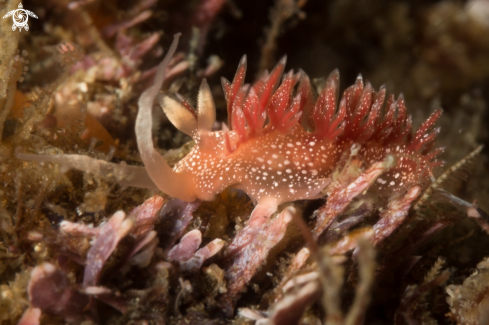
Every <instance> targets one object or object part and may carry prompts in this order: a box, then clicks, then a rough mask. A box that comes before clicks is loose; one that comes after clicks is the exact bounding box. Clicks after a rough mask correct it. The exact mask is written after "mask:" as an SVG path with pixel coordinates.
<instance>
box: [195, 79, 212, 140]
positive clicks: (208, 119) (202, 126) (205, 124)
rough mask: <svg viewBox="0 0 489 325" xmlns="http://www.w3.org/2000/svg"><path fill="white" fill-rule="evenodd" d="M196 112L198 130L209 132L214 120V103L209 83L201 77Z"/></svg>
mask: <svg viewBox="0 0 489 325" xmlns="http://www.w3.org/2000/svg"><path fill="white" fill-rule="evenodd" d="M197 113H198V118H197V122H198V128H199V131H208V132H210V131H211V129H212V126H213V125H214V122H216V105H215V104H214V99H213V98H212V93H211V90H210V88H209V84H208V83H207V80H205V79H202V83H201V84H200V89H199V96H198V99H197Z"/></svg>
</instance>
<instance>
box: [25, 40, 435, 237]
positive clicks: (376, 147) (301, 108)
mask: <svg viewBox="0 0 489 325" xmlns="http://www.w3.org/2000/svg"><path fill="white" fill-rule="evenodd" d="M178 37H179V36H178V35H176V36H175V39H174V41H173V43H172V45H171V47H170V49H169V51H168V53H167V54H166V56H165V58H164V59H163V61H162V62H161V64H160V65H159V68H158V70H157V73H156V76H155V80H154V83H153V85H152V86H151V87H150V88H149V89H147V90H146V91H145V92H144V93H143V94H142V95H141V97H140V99H139V112H138V115H137V120H136V136H137V144H138V147H139V152H140V154H141V158H142V161H143V162H144V170H142V169H138V168H137V167H134V166H125V167H126V168H129V167H131V168H132V169H131V170H129V169H127V170H128V172H132V173H133V174H135V175H136V176H135V177H134V178H133V180H132V181H131V180H127V179H126V180H125V182H126V183H125V184H126V185H135V186H142V187H149V188H155V187H157V188H158V189H159V190H161V191H162V192H164V193H166V194H168V195H170V196H173V197H176V198H179V199H181V200H184V201H189V202H190V201H193V200H195V199H200V200H212V199H213V198H214V196H215V195H216V194H218V193H220V192H222V191H223V190H224V189H226V188H228V187H234V188H237V189H241V190H243V191H244V192H246V193H247V194H248V195H249V197H250V198H251V199H252V200H253V201H254V203H255V204H256V207H255V209H254V211H253V213H252V216H251V219H250V222H249V224H250V225H254V227H257V226H258V225H259V224H262V223H263V222H265V221H266V219H267V218H268V217H269V216H270V215H271V214H273V213H274V212H275V211H276V210H277V206H278V205H280V204H282V203H285V202H290V201H294V200H309V199H316V198H320V197H322V196H328V202H327V206H326V210H327V211H326V212H325V213H324V214H323V216H322V217H320V218H318V220H317V224H316V227H315V234H318V235H315V236H316V237H318V236H319V234H320V233H321V232H322V231H324V230H325V229H326V228H327V227H328V225H329V224H330V223H331V222H332V220H333V218H334V217H335V216H336V215H337V214H338V213H340V212H341V211H342V210H343V209H344V208H345V207H346V205H348V203H349V202H351V200H352V199H353V198H354V197H355V196H356V195H358V194H360V193H362V192H364V191H365V190H367V189H368V190H369V191H373V192H374V193H376V194H378V196H379V197H382V198H384V200H383V204H384V205H385V209H383V211H384V212H383V214H385V216H386V218H384V219H382V218H383V215H382V213H381V220H380V221H379V222H378V224H377V225H376V228H375V229H376V231H377V233H376V236H375V238H377V240H381V239H382V238H385V237H386V236H387V235H388V234H389V233H390V232H391V231H392V230H393V229H394V228H395V226H396V225H398V224H399V222H401V221H402V220H403V218H404V217H405V216H406V214H407V210H408V209H409V207H410V205H411V203H412V202H413V201H414V200H415V199H416V198H417V197H418V196H419V195H420V193H421V192H422V190H423V189H424V188H426V186H428V185H429V183H430V182H431V179H432V176H431V174H432V170H433V168H434V167H435V166H437V165H439V164H440V162H439V161H437V160H436V157H437V155H438V154H439V153H440V152H441V151H442V150H441V149H433V142H434V139H435V136H436V134H437V133H438V132H439V129H438V128H434V124H435V122H436V120H437V119H438V118H439V117H440V115H441V113H442V111H441V110H436V111H435V112H434V113H433V114H432V115H431V116H430V117H429V118H428V119H427V120H426V121H425V122H424V123H423V124H422V125H421V127H420V128H419V129H418V130H417V132H415V133H414V134H412V130H411V117H410V116H409V115H408V114H407V112H406V106H405V102H404V99H403V96H402V95H400V96H399V97H398V98H397V99H395V98H394V96H392V95H391V96H389V97H388V98H387V99H386V97H387V96H386V90H385V88H384V87H381V88H380V90H379V91H375V90H374V89H373V87H372V85H371V84H370V83H368V82H367V83H366V84H364V82H363V80H362V77H361V76H359V77H358V78H357V80H356V82H355V83H354V84H353V85H352V86H350V87H348V88H347V89H346V90H345V91H344V93H343V96H341V99H339V96H338V88H339V73H338V71H337V70H335V71H333V72H332V73H331V74H330V75H329V77H328V78H327V80H326V82H325V86H324V87H323V89H322V90H321V91H320V92H319V95H316V94H315V91H314V90H313V87H312V86H311V82H310V80H309V78H308V76H307V75H306V74H305V73H304V72H303V71H299V72H297V73H294V72H293V71H290V72H288V73H285V74H284V68H285V62H286V60H285V58H284V59H282V60H280V62H279V63H278V64H277V66H276V67H275V68H274V69H273V70H272V71H271V72H269V73H268V72H266V73H265V74H264V75H263V76H262V77H261V78H260V79H259V80H258V81H257V82H255V83H254V84H252V85H249V84H245V83H244V79H245V73H246V56H244V57H243V58H242V59H241V61H240V63H239V66H238V69H237V72H236V75H235V76H234V79H233V81H232V82H229V81H228V80H226V79H224V78H223V79H222V85H223V88H224V92H225V98H226V101H227V112H228V128H229V129H225V130H221V131H212V126H213V124H214V122H215V120H216V112H215V104H214V101H213V98H212V94H211V91H210V88H209V86H208V84H207V82H206V80H205V79H204V80H203V81H202V84H201V86H200V90H199V94H198V99H197V110H194V109H193V108H192V107H191V105H190V104H189V103H188V102H186V101H185V100H184V99H182V98H174V97H171V96H167V95H163V94H160V88H161V86H162V83H163V81H164V79H165V67H166V66H167V65H168V62H169V61H170V59H171V58H172V56H173V54H174V53H175V50H176V47H177V44H178ZM155 101H158V102H159V104H160V105H161V106H162V108H163V110H164V112H165V113H166V115H167V117H168V118H169V120H170V121H171V122H172V123H173V124H174V125H175V126H176V127H177V128H178V129H179V130H180V131H182V132H183V133H185V134H188V135H189V136H191V137H192V138H193V139H194V140H195V146H194V147H193V149H192V150H191V151H190V153H189V154H188V155H187V156H186V157H184V158H183V159H182V160H181V161H180V162H178V163H177V164H176V165H175V166H174V167H173V168H171V167H170V166H169V165H168V163H167V162H166V161H165V159H164V158H163V157H162V156H161V155H160V154H159V153H158V152H157V151H156V150H155V148H154V145H153V140H152V117H151V112H152V107H153V105H154V103H155ZM17 156H18V157H19V158H22V159H29V160H47V161H53V162H60V163H64V164H66V165H68V167H75V168H79V169H86V170H87V171H88V170H92V171H93V170H94V169H97V171H99V172H100V171H102V170H105V169H110V166H109V163H107V162H99V163H98V165H97V166H96V167H93V166H92V167H87V166H88V165H91V164H92V165H93V162H88V160H84V159H85V158H82V157H79V156H78V157H75V156H76V155H57V156H50V157H49V156H46V155H44V156H37V158H35V157H34V156H35V155H30V154H20V153H19V154H18V155H17ZM46 157H49V158H46ZM66 157H68V158H69V159H67V158H66ZM75 161H76V163H75ZM104 168H105V169H104ZM388 211H390V215H388V216H387V214H388V213H389V212H388Z"/></svg>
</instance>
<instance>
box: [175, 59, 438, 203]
mask: <svg viewBox="0 0 489 325" xmlns="http://www.w3.org/2000/svg"><path fill="white" fill-rule="evenodd" d="M284 64H285V62H284V61H281V62H280V63H279V65H278V66H277V67H276V68H275V69H274V70H273V71H272V72H271V74H269V75H265V76H264V77H263V78H262V79H261V80H260V81H258V82H257V83H256V84H255V85H254V86H252V87H250V86H248V85H243V78H244V71H245V65H246V62H245V60H244V59H243V60H242V62H241V63H240V66H239V68H238V72H237V73H236V77H235V79H234V81H233V83H232V84H231V83H229V82H227V81H226V80H224V81H223V85H224V88H225V91H226V98H227V101H228V112H229V113H230V114H231V118H230V126H232V127H234V128H235V130H231V131H217V132H210V131H201V130H194V131H193V133H192V136H193V138H194V139H195V141H196V145H195V147H194V148H193V149H192V151H191V152H190V153H189V154H188V155H187V156H186V157H185V158H184V159H183V160H182V161H180V162H179V163H178V164H177V165H176V166H175V167H174V171H175V172H176V173H177V174H180V175H181V177H182V178H184V177H186V178H189V179H191V181H189V182H190V183H192V184H193V186H192V187H193V190H194V192H195V195H196V197H198V198H200V199H204V200H210V199H212V198H213V197H214V196H215V195H216V194H218V193H220V192H222V191H223V190H224V189H225V188H227V187H229V186H234V187H236V188H240V189H242V190H244V191H245V192H246V193H247V194H248V195H249V196H250V197H251V198H252V199H253V200H254V202H255V203H256V202H258V203H259V202H260V201H261V200H268V202H272V204H274V205H278V204H280V203H283V202H288V201H294V200H301V199H314V198H318V197H320V196H321V195H322V194H321V192H322V191H323V190H324V189H325V188H326V187H327V186H328V184H330V183H331V182H332V181H333V179H332V178H333V172H334V171H338V170H339V169H340V168H343V167H345V166H344V164H345V163H346V161H347V160H348V159H349V158H350V160H351V158H352V157H355V159H356V161H357V163H358V162H360V165H359V168H360V169H365V168H367V167H368V166H370V165H372V164H373V163H375V162H379V161H383V160H384V159H386V157H387V156H392V157H393V159H394V160H395V164H394V166H391V167H390V168H389V169H388V170H386V171H385V173H384V174H383V175H382V177H379V178H378V179H377V182H376V184H375V186H373V188H372V190H374V191H377V192H379V193H383V195H384V196H388V197H394V196H395V195H401V194H403V193H404V192H406V190H407V189H409V188H410V187H412V186H414V185H416V184H422V185H425V184H426V183H428V180H429V176H430V174H431V170H432V168H433V167H434V166H435V165H436V164H437V162H436V161H435V160H434V158H435V156H436V155H437V154H438V153H439V152H440V151H436V150H435V151H433V152H431V153H429V150H430V145H431V143H432V140H433V139H434V137H435V135H436V134H437V133H438V130H437V129H435V130H434V131H432V132H431V133H427V131H429V129H430V128H431V127H432V125H433V124H434V122H435V121H436V119H437V118H438V117H439V116H440V114H441V111H437V112H435V113H434V114H433V115H432V117H430V119H428V121H427V122H425V124H424V125H423V126H422V127H421V128H420V130H419V131H418V132H417V133H416V135H415V136H414V138H413V139H411V138H409V137H410V136H411V134H410V133H411V120H410V117H408V116H407V115H406V108H405V106H404V101H403V98H402V97H400V98H399V99H398V100H397V101H395V100H394V98H393V97H392V96H391V97H390V98H389V100H388V102H387V104H386V112H385V114H384V115H383V119H381V117H382V115H381V114H380V110H381V108H382V106H383V104H384V99H385V89H383V88H381V90H380V91H379V92H378V93H376V92H375V91H373V90H372V87H371V86H370V84H368V83H367V85H366V86H365V87H364V85H363V82H362V80H361V78H360V77H359V78H358V79H357V82H356V83H355V84H354V85H353V86H351V87H350V88H348V89H347V90H346V91H345V93H344V95H343V99H342V100H341V102H340V105H339V108H338V109H337V107H338V103H337V95H336V93H337V87H338V83H339V81H338V79H339V76H338V73H337V72H336V71H335V72H333V73H332V74H331V76H330V77H329V78H328V81H327V83H326V87H325V88H324V89H323V91H322V92H321V94H320V95H319V98H318V99H317V100H315V99H314V97H313V94H312V90H311V85H310V83H309V79H308V78H307V76H306V75H305V74H304V73H302V74H303V75H302V76H299V75H293V74H292V73H288V74H287V75H285V77H284V80H283V81H282V84H281V85H280V87H278V89H277V84H278V80H279V78H280V76H281V74H282V71H283V68H284ZM299 80H300V83H299V86H298V87H297V91H296V92H295V93H296V94H295V97H293V95H292V94H293V93H294V87H295V86H296V84H297V83H298V82H299ZM304 99H305V100H304ZM186 106H188V104H186ZM307 106H309V112H308V114H309V116H306V115H303V112H305V111H306V109H307ZM266 117H268V123H267V124H266V125H264V124H265V121H266ZM300 117H302V123H299V118H300ZM303 125H305V126H306V127H307V128H309V129H312V131H306V130H305V129H304V127H303ZM343 185H347V184H343ZM332 186H337V184H334V183H333V184H332ZM326 192H327V191H326Z"/></svg>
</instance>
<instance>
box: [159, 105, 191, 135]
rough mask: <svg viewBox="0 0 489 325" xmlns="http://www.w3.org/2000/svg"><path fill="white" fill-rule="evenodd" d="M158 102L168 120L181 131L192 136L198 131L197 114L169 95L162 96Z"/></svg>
mask: <svg viewBox="0 0 489 325" xmlns="http://www.w3.org/2000/svg"><path fill="white" fill-rule="evenodd" d="M158 102H159V104H160V106H161V108H162V109H163V112H165V115H166V117H167V118H168V120H170V122H171V123H172V124H173V125H174V126H175V127H176V128H177V129H178V130H179V131H180V132H183V133H185V134H186V135H189V136H192V135H193V133H194V132H195V131H197V120H196V118H195V116H194V115H193V114H192V113H191V112H190V111H189V110H188V109H187V108H185V107H184V106H183V105H182V104H181V103H179V102H178V101H177V100H175V99H173V98H171V97H169V96H162V97H161V98H159V101H158Z"/></svg>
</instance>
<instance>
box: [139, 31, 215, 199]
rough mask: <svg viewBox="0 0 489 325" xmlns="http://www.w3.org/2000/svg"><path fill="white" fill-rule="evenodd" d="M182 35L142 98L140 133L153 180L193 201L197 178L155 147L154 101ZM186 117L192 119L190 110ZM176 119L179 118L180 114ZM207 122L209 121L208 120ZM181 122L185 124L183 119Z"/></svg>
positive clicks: (161, 188) (160, 187) (149, 173)
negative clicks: (184, 172) (181, 170)
mask: <svg viewBox="0 0 489 325" xmlns="http://www.w3.org/2000/svg"><path fill="white" fill-rule="evenodd" d="M179 37H180V34H176V35H175V36H174V40H173V43H172V45H171V46H170V48H169V50H168V53H167V54H166V56H165V58H164V59H163V61H162V62H161V63H160V65H159V67H158V70H157V72H156V76H155V79H154V83H153V85H152V86H151V87H149V88H148V89H147V90H146V91H145V92H144V93H143V94H142V95H141V97H140V98H139V102H138V105H139V111H138V115H137V118H136V135H137V143H138V148H139V152H140V154H141V159H142V160H143V162H144V166H145V168H146V170H147V171H148V175H149V177H150V178H151V179H152V180H153V182H154V183H155V184H156V186H158V188H159V189H160V190H161V191H163V192H165V193H166V194H168V195H170V196H173V197H177V198H179V199H181V200H184V201H188V202H190V201H193V200H195V199H196V196H195V191H194V190H193V188H194V185H193V180H192V179H191V178H188V177H185V175H177V173H176V172H174V171H173V170H172V168H171V167H170V166H169V165H168V163H167V162H166V161H165V158H163V156H161V155H160V154H159V153H158V151H156V150H155V148H154V146H153V137H152V129H153V128H152V123H153V119H152V116H151V113H152V109H153V103H154V100H155V98H156V95H158V92H159V90H160V88H161V85H162V84H163V81H164V79H165V68H166V66H167V65H168V63H169V61H170V59H171V58H172V56H173V54H174V53H175V51H176V49H177V45H178V39H179ZM183 109H185V108H183ZM181 111H182V110H180V112H181ZM186 117H187V118H188V120H190V118H189V117H188V114H187V116H186ZM176 120H179V119H178V118H176ZM204 124H206V125H207V122H206V123H204ZM181 126H182V127H183V126H184V125H183V123H182V124H181ZM185 127H187V126H185ZM186 131H187V132H188V131H189V127H187V129H186Z"/></svg>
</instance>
